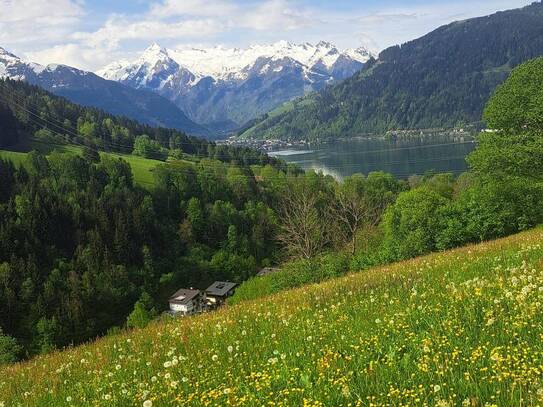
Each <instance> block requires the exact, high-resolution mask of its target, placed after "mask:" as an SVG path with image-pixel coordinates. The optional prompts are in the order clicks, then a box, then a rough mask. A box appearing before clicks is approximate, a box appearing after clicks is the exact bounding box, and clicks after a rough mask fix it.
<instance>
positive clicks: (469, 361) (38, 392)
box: [0, 228, 543, 407]
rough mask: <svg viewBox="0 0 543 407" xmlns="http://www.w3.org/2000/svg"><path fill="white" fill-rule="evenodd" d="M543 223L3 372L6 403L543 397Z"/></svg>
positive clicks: (475, 402) (463, 401)
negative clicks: (513, 233)
mask: <svg viewBox="0 0 543 407" xmlns="http://www.w3.org/2000/svg"><path fill="white" fill-rule="evenodd" d="M542 239H543V229H541V228H536V229H534V230H531V231H528V232H524V233H521V234H518V235H514V236H511V237H508V238H505V239H501V240H496V241H492V242H486V243H482V244H478V245H473V246H467V247H464V248H460V249H456V250H451V251H447V252H441V253H434V254H431V255H428V256H424V257H419V258H416V259H413V260H408V261H403V262H400V263H395V264H392V265H388V266H382V267H378V268H373V269H370V270H367V271H364V272H359V273H354V274H350V275H347V276H345V277H342V278H337V279H333V280H329V281H327V282H325V283H321V284H315V285H308V286H304V287H300V288H297V289H293V290H287V291H283V292H280V293H277V294H274V295H272V296H267V297H263V298H259V299H257V300H253V301H246V302H241V303H240V304H238V305H234V306H227V307H224V308H223V309H220V310H219V311H217V312H211V313H207V314H203V315H199V316H194V317H189V318H184V319H169V318H166V319H164V320H162V321H158V322H155V323H152V324H151V325H150V326H148V327H147V328H144V329H142V330H133V331H125V332H123V333H121V334H117V335H113V336H108V337H105V338H103V339H100V340H98V341H96V342H94V343H89V344H87V345H83V346H80V347H77V348H74V349H69V350H66V351H63V352H56V353H53V354H50V355H46V356H40V357H37V358H35V359H33V360H31V361H28V362H23V363H19V364H15V365H11V366H6V367H4V368H2V370H1V371H0V405H3V406H30V405H31V406H123V407H124V406H144V407H150V406H214V405H232V406H263V405H273V406H294V405H296V406H390V405H396V406H406V405H421V406H423V405H428V406H443V407H444V406H474V407H475V406H503V405H518V406H520V405H523V406H528V405H534V406H535V405H541V403H543V387H542V382H541V377H542V374H543V341H542V339H543V323H542V322H543V312H542V311H543V247H542V245H541V242H542Z"/></svg>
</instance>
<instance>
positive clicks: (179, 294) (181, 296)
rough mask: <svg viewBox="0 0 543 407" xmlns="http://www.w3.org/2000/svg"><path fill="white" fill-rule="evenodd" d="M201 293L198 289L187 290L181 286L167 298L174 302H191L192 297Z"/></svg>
mask: <svg viewBox="0 0 543 407" xmlns="http://www.w3.org/2000/svg"><path fill="white" fill-rule="evenodd" d="M200 294H201V291H200V290H187V289H185V288H181V289H180V290H177V291H176V292H175V294H174V295H172V296H171V297H170V299H169V301H170V302H171V303H174V304H180V305H184V304H188V303H189V302H191V301H192V300H193V299H194V298H196V297H198V296H199V295H200Z"/></svg>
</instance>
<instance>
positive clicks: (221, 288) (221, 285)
mask: <svg viewBox="0 0 543 407" xmlns="http://www.w3.org/2000/svg"><path fill="white" fill-rule="evenodd" d="M235 286H237V284H236V283H230V282H227V281H215V282H214V283H213V284H211V285H210V286H209V287H207V290H206V294H207V295H211V296H214V297H225V296H226V295H227V294H228V292H229V291H230V290H232V289H233V288H234V287H235Z"/></svg>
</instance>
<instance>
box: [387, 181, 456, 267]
mask: <svg viewBox="0 0 543 407" xmlns="http://www.w3.org/2000/svg"><path fill="white" fill-rule="evenodd" d="M449 202H450V200H449V199H447V198H445V197H443V196H442V195H440V194H439V193H437V192H435V191H433V190H432V189H430V188H428V187H424V186H423V187H420V188H417V189H413V190H411V191H407V192H403V193H401V194H400V195H399V197H398V199H397V200H396V203H395V204H394V205H392V206H390V207H389V208H388V209H387V211H386V212H385V215H384V218H383V226H384V232H385V243H384V248H383V250H385V251H386V252H388V254H387V256H391V257H392V258H397V259H406V258H411V257H415V256H419V255H421V254H424V253H428V252H430V251H432V250H435V249H436V247H437V243H436V240H437V236H438V234H439V231H440V229H441V227H442V214H441V213H442V211H443V210H444V209H445V208H446V206H447V205H448V204H449Z"/></svg>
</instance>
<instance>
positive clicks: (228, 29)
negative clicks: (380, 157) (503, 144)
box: [0, 0, 531, 70]
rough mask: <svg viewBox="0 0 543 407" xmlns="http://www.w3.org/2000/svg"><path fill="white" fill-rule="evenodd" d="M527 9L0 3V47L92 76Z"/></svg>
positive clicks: (238, 2) (103, 0)
mask: <svg viewBox="0 0 543 407" xmlns="http://www.w3.org/2000/svg"><path fill="white" fill-rule="evenodd" d="M530 2H531V1H530V0H441V1H438V0H410V1H400V0H379V1H378V0H332V1H330V0H311V1H310V0H258V1H257V0H151V1H143V0H131V1H119V0H0V46H2V47H4V48H6V49H9V50H10V51H12V52H14V53H15V54H17V55H20V56H22V57H24V58H26V59H29V60H33V61H36V62H40V63H44V64H45V63H53V62H54V63H64V64H68V65H73V66H76V67H79V68H83V69H89V70H96V69H98V68H100V67H102V66H104V65H106V64H108V63H110V62H111V61H113V60H116V59H120V58H133V57H134V56H135V55H137V54H138V53H139V52H141V51H142V50H143V49H145V48H146V47H147V46H148V45H149V44H151V43H152V42H157V43H159V44H161V45H163V46H166V47H181V46H188V45H190V46H214V45H223V46H228V47H246V46H248V45H251V44H255V43H268V42H275V41H279V40H288V41H291V42H305V41H309V42H317V41H319V40H326V41H330V42H333V43H335V44H336V45H338V46H339V47H342V48H347V47H358V46H365V47H366V48H369V49H370V50H372V51H380V50H382V49H384V48H386V47H388V46H390V45H394V44H398V43H402V42H405V41H408V40H411V39H414V38H417V37H419V36H421V35H424V34H425V33H427V32H429V31H431V30H432V29H435V28H437V27H439V26H440V25H443V24H446V23H449V22H452V21H455V20H460V19H465V18H470V17H475V16H481V15H486V14H490V13H493V12H496V11H498V10H504V9H510V8H515V7H521V6H524V5H527V4H529V3H530Z"/></svg>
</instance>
